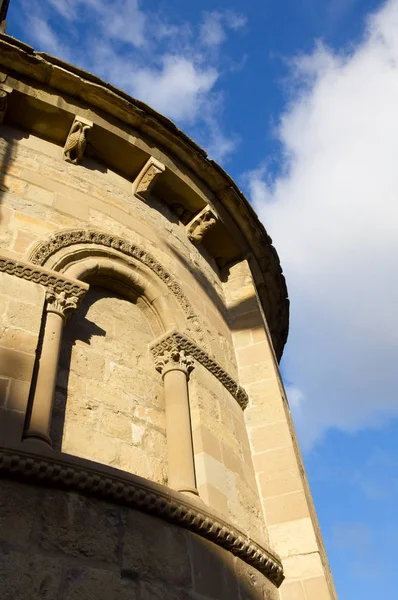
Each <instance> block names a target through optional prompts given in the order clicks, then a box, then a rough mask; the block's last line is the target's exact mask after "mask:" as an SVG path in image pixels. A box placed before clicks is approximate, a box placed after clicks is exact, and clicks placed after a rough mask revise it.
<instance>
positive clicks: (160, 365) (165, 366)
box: [155, 346, 194, 375]
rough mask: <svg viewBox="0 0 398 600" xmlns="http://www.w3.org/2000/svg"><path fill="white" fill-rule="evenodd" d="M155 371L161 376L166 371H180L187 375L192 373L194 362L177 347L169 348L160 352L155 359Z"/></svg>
mask: <svg viewBox="0 0 398 600" xmlns="http://www.w3.org/2000/svg"><path fill="white" fill-rule="evenodd" d="M155 365H156V370H157V371H159V373H161V374H162V375H165V374H166V373H167V372H168V371H172V370H176V369H178V370H180V371H184V373H186V374H187V375H188V374H189V373H190V372H191V371H193V368H194V360H193V358H192V356H189V355H187V354H186V353H185V350H180V348H179V347H178V346H171V347H170V348H169V349H167V350H161V351H160V352H159V354H157V355H156V357H155Z"/></svg>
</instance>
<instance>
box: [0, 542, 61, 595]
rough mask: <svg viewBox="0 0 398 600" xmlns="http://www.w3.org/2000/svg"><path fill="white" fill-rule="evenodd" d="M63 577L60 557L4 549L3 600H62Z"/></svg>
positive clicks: (0, 556) (0, 567)
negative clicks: (60, 598)
mask: <svg viewBox="0 0 398 600" xmlns="http://www.w3.org/2000/svg"><path fill="white" fill-rule="evenodd" d="M61 578H62V564H61V561H60V560H59V559H58V558H55V557H52V556H40V555H38V554H36V553H34V554H32V555H29V554H22V553H20V552H14V551H7V550H2V549H1V548H0V582H1V598H2V600H59V589H60V585H61Z"/></svg>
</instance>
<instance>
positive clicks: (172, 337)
mask: <svg viewBox="0 0 398 600" xmlns="http://www.w3.org/2000/svg"><path fill="white" fill-rule="evenodd" d="M176 347H177V348H178V349H179V350H180V351H181V350H183V351H184V352H185V354H186V355H189V356H192V357H193V358H195V359H196V360H197V361H198V362H199V363H200V364H201V365H203V366H204V367H205V368H206V369H207V370H208V371H210V373H212V375H214V376H215V377H217V379H218V380H219V381H220V382H221V383H222V384H223V386H224V387H225V388H226V389H227V390H228V392H229V393H230V394H231V396H233V397H234V398H235V400H236V401H237V402H238V404H239V406H240V407H241V408H242V409H245V408H246V407H247V405H248V402H249V398H248V395H247V393H246V392H245V390H244V389H243V388H242V387H241V386H240V385H239V384H238V383H237V382H236V381H235V380H234V379H232V377H231V376H230V375H228V373H227V372H226V371H224V369H223V368H222V367H221V365H219V364H218V362H216V361H215V360H213V359H212V358H211V357H210V356H209V355H208V354H207V352H205V351H204V350H202V349H201V348H199V346H197V345H196V344H195V342H193V341H192V340H190V339H189V338H187V337H186V336H185V335H183V334H182V333H178V332H173V333H169V334H168V335H167V336H166V337H163V338H162V339H160V340H158V341H157V342H155V343H154V344H153V345H152V346H151V352H152V354H153V356H154V358H155V362H156V361H157V360H160V359H161V357H162V356H163V355H164V354H165V353H167V352H172V351H173V348H176Z"/></svg>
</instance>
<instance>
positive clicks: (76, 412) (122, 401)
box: [43, 243, 189, 483]
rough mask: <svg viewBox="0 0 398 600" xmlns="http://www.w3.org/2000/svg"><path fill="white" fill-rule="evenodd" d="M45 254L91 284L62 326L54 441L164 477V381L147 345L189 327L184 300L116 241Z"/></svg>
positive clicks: (156, 477)
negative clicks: (112, 245)
mask: <svg viewBox="0 0 398 600" xmlns="http://www.w3.org/2000/svg"><path fill="white" fill-rule="evenodd" d="M43 262H44V263H45V264H46V265H47V264H48V263H47V262H46V261H43ZM50 262H51V268H52V270H54V271H58V272H61V273H62V274H63V275H65V276H67V277H68V278H73V279H78V280H81V281H84V282H86V283H88V284H89V286H90V289H89V291H88V293H87V295H86V297H85V299H84V301H83V302H82V303H81V305H80V306H79V308H78V309H77V310H76V311H75V312H74V313H73V315H72V316H71V318H70V320H69V321H68V322H67V324H66V325H65V328H64V331H63V337H62V345H61V354H60V361H59V369H58V377H57V387H56V393H55V403H54V412H53V420H52V432H51V437H52V439H53V444H54V447H55V448H56V449H60V450H62V451H64V452H66V453H69V454H73V455H76V456H80V457H82V458H87V459H90V460H94V461H97V462H100V463H103V464H108V465H111V466H115V467H118V468H120V469H123V470H125V471H128V472H132V473H136V474H138V475H140V476H143V477H146V478H148V479H151V480H153V481H156V482H159V483H167V449H166V430H165V407H164V393H163V383H162V380H161V376H160V375H159V373H158V372H157V371H156V368H155V365H154V362H153V357H152V355H151V354H150V352H149V346H150V344H151V343H152V342H153V341H154V339H156V338H157V337H158V336H160V335H161V334H163V333H165V332H166V331H168V330H170V329H175V328H177V329H178V330H180V331H183V330H187V329H188V327H189V323H188V319H187V315H186V314H185V313H184V311H183V310H182V307H181V303H180V302H178V299H177V298H176V297H175V295H174V294H173V293H171V292H170V288H169V286H168V285H167V284H166V283H165V282H164V281H162V279H161V278H160V277H158V276H157V275H156V274H155V273H154V272H153V270H152V269H150V268H148V266H147V265H144V264H142V263H140V262H139V261H137V260H136V259H133V258H132V257H128V256H126V255H125V254H123V253H121V252H120V251H118V250H115V249H114V248H104V247H101V246H99V245H96V246H95V245H90V246H88V245H87V244H84V243H83V244H77V245H74V246H73V247H72V248H70V247H69V246H68V247H64V248H61V249H60V250H59V251H58V252H57V253H54V254H52V255H51V261H50ZM151 455H152V456H151Z"/></svg>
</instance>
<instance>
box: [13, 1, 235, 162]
mask: <svg viewBox="0 0 398 600" xmlns="http://www.w3.org/2000/svg"><path fill="white" fill-rule="evenodd" d="M15 1H16V2H20V4H22V6H24V7H25V10H27V8H28V4H27V3H28V2H29V0H15ZM29 11H30V25H29V26H28V27H27V29H26V37H27V40H28V41H29V42H30V43H32V44H33V45H34V46H35V48H36V49H37V50H44V51H46V52H49V53H51V54H55V55H57V56H59V57H60V58H63V59H65V60H67V61H68V62H71V63H74V64H77V65H78V66H80V67H82V68H85V69H87V70H89V71H91V72H93V73H95V74H96V75H99V76H100V77H102V78H104V79H106V80H108V81H111V82H112V83H113V84H115V85H116V86H117V87H119V88H123V89H124V90H125V91H127V92H128V93H131V94H132V95H134V96H135V97H137V98H139V99H140V100H143V101H144V102H147V103H148V104H150V105H151V106H153V108H155V109H156V110H158V111H160V112H161V113H163V114H165V115H166V116H168V117H169V118H171V119H173V120H176V121H177V122H178V124H179V125H181V126H183V127H187V126H188V127H191V126H198V125H200V126H201V134H202V135H201V137H202V143H203V144H204V146H205V147H206V146H207V148H208V149H209V151H210V153H211V156H212V157H215V158H217V159H219V160H225V159H226V158H227V156H228V155H229V154H230V153H231V152H232V151H233V150H234V149H235V147H236V143H237V141H236V139H235V138H234V136H229V135H227V134H226V133H225V132H224V131H223V130H222V127H221V124H220V119H219V117H218V115H219V114H221V113H222V111H220V110H217V109H219V98H220V93H219V91H218V90H216V86H217V85H218V83H219V76H220V73H221V71H222V69H223V57H220V56H219V55H218V53H217V52H215V53H212V52H211V51H210V48H209V44H210V46H213V45H218V44H220V43H221V41H224V40H225V39H227V35H229V34H230V32H231V31H236V30H237V29H239V28H241V27H242V26H243V25H244V23H245V18H244V17H243V16H241V15H238V14H235V13H234V12H232V11H217V12H214V13H205V14H204V17H203V18H204V21H203V23H202V24H201V25H200V24H198V25H193V24H190V23H186V22H184V23H179V24H178V25H176V24H174V23H172V22H170V21H168V20H167V19H166V18H163V17H162V15H161V14H160V13H156V14H152V13H149V12H146V11H145V4H144V3H140V2H139V0H113V1H110V0H74V2H73V3H71V2H69V3H68V2H64V1H62V0H43V2H41V3H34V4H33V5H30V3H29ZM211 15H213V16H214V23H213V25H212V26H211V25H209V23H210V21H209V19H210V16H211ZM210 20H211V19H210ZM206 23H208V25H206ZM217 23H218V24H219V30H218V33H217V31H216V29H217ZM203 27H208V28H209V36H210V37H211V36H212V39H210V37H207V38H206V39H207V40H208V41H209V43H208V42H207V41H206V42H204V40H203V36H202V32H203ZM217 36H218V37H217ZM216 38H217V39H216ZM221 38H222V39H221ZM216 105H217V109H216ZM215 142H217V143H218V145H217V146H215Z"/></svg>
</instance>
